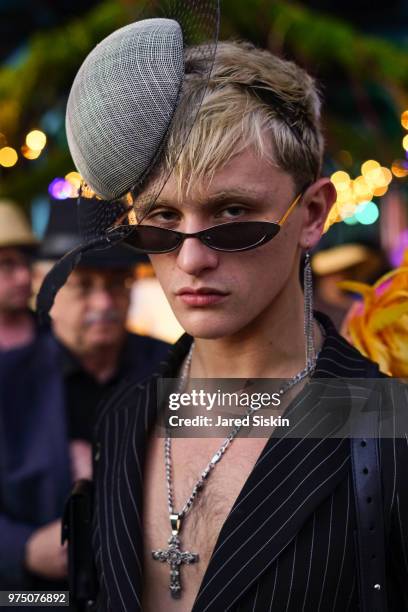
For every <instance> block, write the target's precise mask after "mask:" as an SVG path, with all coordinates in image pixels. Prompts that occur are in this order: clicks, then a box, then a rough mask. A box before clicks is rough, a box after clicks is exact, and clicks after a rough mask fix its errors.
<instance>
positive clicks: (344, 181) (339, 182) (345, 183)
mask: <svg viewBox="0 0 408 612" xmlns="http://www.w3.org/2000/svg"><path fill="white" fill-rule="evenodd" d="M330 178H331V181H332V183H333V185H334V186H335V188H336V191H337V192H339V191H344V190H346V189H348V187H349V185H350V181H351V178H350V175H349V174H348V173H347V172H344V171H343V170H338V171H337V172H334V173H333V174H332V175H331V177H330Z"/></svg>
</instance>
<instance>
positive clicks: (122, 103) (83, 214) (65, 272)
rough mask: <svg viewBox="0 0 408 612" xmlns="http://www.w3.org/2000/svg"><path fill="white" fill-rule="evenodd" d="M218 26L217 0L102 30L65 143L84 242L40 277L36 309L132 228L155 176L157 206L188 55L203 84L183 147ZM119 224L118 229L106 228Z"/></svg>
mask: <svg viewBox="0 0 408 612" xmlns="http://www.w3.org/2000/svg"><path fill="white" fill-rule="evenodd" d="M218 30H219V0H162V1H161V2H158V3H155V2H152V3H151V4H149V6H148V7H147V8H146V9H145V10H144V11H143V14H142V15H141V19H139V20H138V21H136V22H134V23H131V24H129V25H127V26H125V27H122V28H120V29H119V30H116V31H115V32H113V33H112V34H110V35H109V36H107V37H106V38H105V39H104V40H102V41H101V42H100V43H99V44H98V45H97V46H96V47H95V48H94V49H93V50H92V51H91V52H90V53H89V55H88V56H87V57H86V58H85V60H84V62H83V64H82V66H81V67H80V69H79V70H78V73H77V75H76V77H75V79H74V82H73V85H72V88H71V92H70V94H69V98H68V104H67V112H66V132H67V139H68V145H69V149H70V152H71V156H72V158H73V160H74V163H75V166H76V168H77V170H78V172H79V173H80V174H81V176H82V177H83V179H84V184H83V186H82V187H81V190H80V195H79V198H78V205H77V211H78V221H79V227H80V231H81V235H82V243H81V244H80V245H79V246H78V247H76V248H75V249H73V250H71V251H70V252H68V253H67V254H66V255H64V257H63V258H62V259H61V260H60V261H59V262H57V264H56V265H55V266H54V268H53V269H52V270H51V271H50V272H49V274H48V275H47V277H46V278H45V279H44V282H43V285H42V287H41V289H40V292H39V294H38V297H37V310H38V312H39V313H40V315H42V316H44V315H46V314H47V313H48V312H49V310H50V308H51V307H52V304H53V301H54V298H55V295H56V293H57V292H58V290H59V289H60V288H61V286H62V285H63V284H64V283H65V281H66V279H67V277H68V276H69V274H70V273H71V272H72V270H73V269H74V267H75V266H76V265H77V264H78V263H79V262H80V260H81V258H82V256H83V254H84V253H85V252H88V251H90V250H92V249H104V248H110V247H111V246H113V245H114V244H117V243H119V242H121V241H122V240H124V238H125V237H126V231H127V230H126V227H128V231H129V232H131V231H132V227H131V226H130V225H127V221H126V220H127V219H128V217H129V213H130V211H132V210H133V205H134V203H135V201H136V200H137V199H138V197H139V195H140V194H141V193H142V191H143V189H144V188H145V186H146V185H147V183H148V182H149V180H150V179H152V177H154V178H155V180H154V188H153V189H150V187H149V203H151V205H153V204H154V202H155V200H156V199H157V197H158V195H159V194H160V192H161V190H162V189H163V187H164V185H165V183H166V181H167V180H168V177H169V175H170V173H171V169H170V172H169V171H168V172H167V175H164V174H165V173H163V172H161V173H156V174H155V171H156V170H157V169H158V167H159V166H160V162H161V159H162V153H163V150H164V147H165V144H166V141H167V137H168V135H169V134H170V132H171V129H172V126H173V125H174V122H175V121H177V120H178V114H177V109H178V105H179V102H180V100H181V97H182V91H183V82H184V80H185V76H186V73H187V71H188V66H187V64H186V61H185V58H186V52H187V50H189V51H190V56H191V49H193V50H194V53H196V54H197V57H196V58H195V60H197V62H196V63H198V65H200V67H201V68H200V74H199V78H200V79H201V80H202V84H203V86H202V88H201V91H202V96H201V99H200V100H199V101H198V104H197V101H195V105H196V108H194V109H190V112H189V118H188V121H189V122H190V125H188V126H187V130H184V133H185V134H186V136H185V141H184V143H181V145H180V146H181V148H182V147H183V146H184V144H185V142H186V140H187V139H188V134H189V132H190V130H191V128H192V126H193V124H194V121H195V118H196V117H197V114H198V111H199V108H200V105H201V102H202V100H203V98H204V95H205V91H206V84H207V83H208V80H209V78H210V74H211V69H212V65H213V62H214V58H215V52H216V45H217V40H218ZM201 59H202V60H205V61H201V62H200V60H201ZM183 122H184V124H185V122H186V117H185V116H183ZM180 153H181V150H180V151H177V152H176V155H175V156H174V157H175V158H177V154H180ZM157 175H158V176H159V178H158V176H157ZM89 199H92V201H93V205H92V206H91V207H90V206H89V205H87V200H89ZM98 199H99V205H96V206H95V202H98ZM124 220H125V221H124ZM115 225H118V231H117V232H116V231H112V227H114V226H115ZM108 229H109V230H110V231H109V232H108V231H107V230H108Z"/></svg>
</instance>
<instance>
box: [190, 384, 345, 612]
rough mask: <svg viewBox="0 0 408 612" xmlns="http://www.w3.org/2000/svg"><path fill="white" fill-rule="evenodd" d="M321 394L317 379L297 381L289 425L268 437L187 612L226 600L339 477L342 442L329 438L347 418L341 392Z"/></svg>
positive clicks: (266, 562) (263, 565) (253, 576)
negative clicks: (301, 385)
mask: <svg viewBox="0 0 408 612" xmlns="http://www.w3.org/2000/svg"><path fill="white" fill-rule="evenodd" d="M323 394H324V392H323V390H322V385H321V384H320V383H317V384H315V385H313V384H310V385H308V387H305V389H304V390H303V391H302V393H301V394H300V396H299V398H297V399H296V400H295V401H294V402H293V403H292V405H291V406H290V407H289V409H288V411H287V412H286V413H285V416H288V417H290V428H289V431H288V432H287V433H286V434H279V435H280V437H278V435H276V434H275V435H272V437H271V438H270V439H269V440H268V442H267V444H266V446H265V448H264V450H263V451H262V453H261V455H260V457H259V459H258V461H257V463H256V465H255V467H254V469H253V471H252V472H251V474H250V476H249V478H248V480H247V481H246V483H245V485H244V487H243V489H242V491H241V493H240V495H239V496H238V498H237V500H236V502H235V504H234V506H233V508H232V510H231V512H230V514H229V516H228V517H227V519H226V521H225V523H224V525H223V528H222V530H221V532H220V534H219V537H218V540H217V543H216V546H215V548H214V552H213V555H212V557H211V559H210V563H209V565H208V568H207V571H206V573H205V576H204V579H203V582H202V584H201V587H200V590H199V593H198V596H197V599H196V601H195V605H194V607H193V611H192V612H204V610H213V611H214V612H215V611H218V610H227V609H228V608H229V607H230V606H232V605H233V604H234V602H236V601H237V600H238V599H239V598H240V597H241V596H242V595H243V593H244V592H245V591H246V590H247V589H248V588H249V587H250V586H251V584H252V583H253V582H254V581H255V580H257V578H259V576H260V575H261V574H262V573H263V572H264V571H265V570H266V569H267V568H268V567H269V566H270V565H271V564H272V563H273V562H274V561H275V560H276V559H277V557H278V556H279V555H280V553H281V552H282V551H283V550H284V549H285V547H286V546H287V545H288V544H289V543H290V542H291V541H292V540H293V538H294V537H295V536H296V535H297V534H298V532H299V531H300V529H301V528H302V525H303V524H304V523H305V521H306V520H307V519H308V517H309V516H310V515H311V513H312V512H313V511H314V510H315V509H316V508H317V507H318V506H319V504H320V503H322V501H323V500H324V499H325V498H327V496H328V495H330V493H331V492H332V491H333V489H334V488H335V487H336V485H337V484H338V483H339V482H340V481H341V480H342V479H343V478H344V477H345V474H346V472H347V470H348V467H349V457H350V452H349V443H348V440H347V439H344V438H334V437H329V436H330V434H333V433H334V432H335V431H336V430H338V429H341V427H342V425H343V424H344V420H345V419H346V418H347V410H346V411H345V410H343V406H344V400H345V398H346V397H347V395H345V398H344V399H343V401H342V400H341V399H340V397H339V396H338V395H337V396H336V400H337V401H332V402H326V401H324V402H322V401H321V397H322V395H323ZM328 404H329V405H330V409H328ZM339 408H340V409H339ZM275 431H276V430H275ZM298 431H299V437H296V436H297V435H298V434H297V432H298Z"/></svg>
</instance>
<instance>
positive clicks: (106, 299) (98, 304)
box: [91, 287, 114, 312]
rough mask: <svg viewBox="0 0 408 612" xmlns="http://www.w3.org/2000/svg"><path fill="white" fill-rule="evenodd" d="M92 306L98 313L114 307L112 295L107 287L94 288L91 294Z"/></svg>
mask: <svg viewBox="0 0 408 612" xmlns="http://www.w3.org/2000/svg"><path fill="white" fill-rule="evenodd" d="M91 302H92V303H91V306H92V308H93V309H94V310H97V311H98V312H104V311H107V310H110V309H111V308H113V307H114V299H113V296H112V294H111V293H110V292H109V291H108V290H107V289H106V288H105V287H98V288H96V287H95V288H94V290H93V292H92V294H91Z"/></svg>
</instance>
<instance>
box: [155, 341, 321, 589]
mask: <svg viewBox="0 0 408 612" xmlns="http://www.w3.org/2000/svg"><path fill="white" fill-rule="evenodd" d="M193 350H194V342H193V343H192V345H191V348H190V351H189V353H188V355H187V357H186V360H185V362H184V366H183V368H182V372H181V376H180V381H179V384H178V388H177V390H178V392H179V393H181V392H182V391H183V389H185V387H186V383H187V379H188V374H189V371H190V366H191V359H192V356H193ZM316 360H317V357H316V355H314V358H313V359H312V360H308V363H307V364H306V367H305V368H303V370H301V371H300V372H298V373H297V374H295V376H293V377H292V378H291V379H290V380H289V381H288V382H287V383H286V384H285V385H283V387H281V388H280V389H279V392H278V393H279V395H281V396H282V395H284V394H285V393H286V392H287V391H289V389H291V388H292V387H293V386H294V385H296V384H297V383H298V382H300V381H301V380H303V379H304V378H306V377H307V376H310V375H311V374H312V373H313V371H314V370H315V368H316ZM255 410H256V409H255V408H251V407H250V408H249V409H248V410H247V411H246V415H245V416H248V415H251V414H252V413H253V412H255ZM241 428H242V425H236V426H235V427H234V428H233V429H232V430H231V432H230V433H229V435H228V436H227V437H226V438H225V440H224V442H223V443H222V444H221V446H220V448H219V449H218V450H217V452H216V453H215V455H214V456H213V457H212V459H211V460H210V461H209V462H208V464H207V466H206V467H205V469H204V471H203V472H202V473H201V476H200V477H199V478H198V480H197V482H196V483H195V485H194V487H193V490H192V491H191V494H190V496H189V497H188V499H187V500H186V501H185V503H184V505H183V507H182V509H181V511H180V512H175V510H174V495H173V484H172V469H171V465H172V461H171V437H170V432H169V429H168V428H166V437H165V439H164V462H165V469H166V484H167V505H168V511H169V518H170V526H171V536H170V538H169V539H168V544H169V546H168V548H167V549H160V550H153V551H152V556H153V559H155V560H156V561H161V562H162V563H164V562H166V563H168V565H170V584H169V589H170V593H171V596H172V597H173V598H174V599H178V598H179V597H181V591H182V587H181V577H180V569H181V565H182V564H187V565H189V564H191V563H196V562H197V561H198V560H199V555H198V554H197V553H192V552H190V551H188V550H186V551H182V550H181V541H180V538H179V533H180V531H181V528H182V521H183V519H184V517H185V516H186V514H187V513H188V512H189V510H190V509H191V506H192V505H193V503H194V500H195V499H196V497H197V495H198V493H199V492H200V491H201V490H202V489H203V487H204V485H205V482H206V480H207V479H208V477H209V475H210V474H211V472H212V470H213V469H214V468H215V466H216V465H217V463H218V462H219V461H220V460H221V459H222V457H223V456H224V453H225V451H226V450H227V449H228V447H229V446H230V444H231V443H232V441H233V440H234V439H235V438H236V436H237V435H238V433H239V431H240V430H241Z"/></svg>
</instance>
